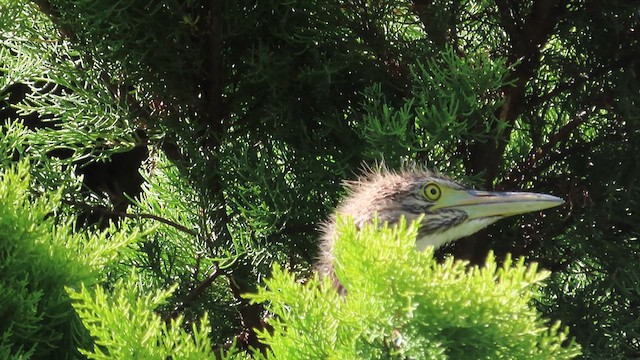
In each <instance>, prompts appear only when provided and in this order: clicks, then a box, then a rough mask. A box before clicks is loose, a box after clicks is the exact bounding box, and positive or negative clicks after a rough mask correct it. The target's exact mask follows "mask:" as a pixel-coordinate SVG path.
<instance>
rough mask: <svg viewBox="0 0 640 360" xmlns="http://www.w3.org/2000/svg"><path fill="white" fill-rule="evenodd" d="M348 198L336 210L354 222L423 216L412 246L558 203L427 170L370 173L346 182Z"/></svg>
mask: <svg viewBox="0 0 640 360" xmlns="http://www.w3.org/2000/svg"><path fill="white" fill-rule="evenodd" d="M347 185H348V187H349V190H350V191H349V192H350V194H349V196H347V198H345V200H344V201H343V202H342V204H341V205H340V206H339V207H338V209H337V211H336V212H337V213H338V214H340V215H342V216H351V217H353V219H354V221H355V223H356V225H357V226H362V225H364V224H365V223H367V222H370V221H371V220H372V219H373V217H374V216H376V214H377V216H378V218H379V220H380V221H381V222H388V223H389V224H394V223H396V222H398V221H399V220H400V218H401V217H405V218H406V219H407V220H408V221H411V220H414V219H417V218H418V217H420V216H422V220H421V226H420V230H419V234H418V239H417V244H416V246H417V248H418V249H419V250H422V249H424V248H425V247H427V246H434V247H436V248H437V247H439V246H442V245H443V244H446V243H448V242H451V241H454V240H457V239H459V238H462V237H465V236H468V235H471V234H473V233H475V232H477V231H478V230H480V229H482V228H484V227H486V226H488V225H489V224H492V223H494V222H495V221H497V220H499V219H502V218H505V217H508V216H512V215H517V214H522V213H527V212H533V211H539V210H543V209H547V208H550V207H554V206H558V205H561V204H562V203H563V202H564V201H563V200H562V199H560V198H557V197H555V196H551V195H545V194H537V193H529V192H489V191H478V190H473V189H470V188H468V187H466V186H464V185H463V184H461V183H459V182H456V181H453V180H451V179H449V178H448V177H446V176H442V175H439V174H435V173H433V172H430V171H426V170H419V169H415V168H413V169H409V170H403V171H399V172H391V171H387V170H385V169H381V170H378V171H374V172H372V173H370V174H367V175H366V176H364V177H362V178H361V179H359V180H358V181H355V182H350V183H348V184H347Z"/></svg>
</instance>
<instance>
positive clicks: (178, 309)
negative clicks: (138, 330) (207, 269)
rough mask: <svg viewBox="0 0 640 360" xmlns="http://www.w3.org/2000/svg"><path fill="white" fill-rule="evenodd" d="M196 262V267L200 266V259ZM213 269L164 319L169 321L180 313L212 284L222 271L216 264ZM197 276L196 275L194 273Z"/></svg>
mask: <svg viewBox="0 0 640 360" xmlns="http://www.w3.org/2000/svg"><path fill="white" fill-rule="evenodd" d="M197 261H198V264H197V266H196V269H199V268H200V259H199V258H198V260H197ZM214 266H215V267H214V269H213V271H212V272H211V273H210V274H209V275H208V276H207V277H206V278H205V279H204V280H203V281H202V282H201V283H200V284H198V286H196V287H195V288H194V289H193V290H192V291H191V292H190V293H189V295H187V296H186V297H185V298H184V300H182V302H181V303H180V304H178V305H176V307H175V308H174V309H173V311H172V312H171V313H170V314H169V315H167V316H166V317H165V321H169V320H172V319H175V318H177V317H178V315H180V313H181V312H182V311H184V309H186V308H187V307H189V306H191V305H192V304H193V303H194V301H195V300H196V299H197V298H199V297H200V296H201V295H202V294H204V292H205V291H206V290H207V289H208V288H209V287H210V286H211V284H213V282H214V281H215V280H216V279H217V278H218V277H220V275H222V271H220V267H219V266H218V264H215V265H214ZM196 276H197V275H196Z"/></svg>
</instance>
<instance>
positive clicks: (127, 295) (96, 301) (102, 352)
mask: <svg viewBox="0 0 640 360" xmlns="http://www.w3.org/2000/svg"><path fill="white" fill-rule="evenodd" d="M138 283H139V280H138V279H137V276H135V275H132V276H131V277H130V278H129V279H128V280H127V281H122V280H120V281H117V282H116V283H115V284H114V288H115V289H114V291H112V292H111V293H108V292H106V291H105V289H104V288H102V287H100V286H98V287H96V288H95V291H94V292H92V291H91V290H89V289H87V288H85V287H84V286H83V287H82V288H81V289H80V290H79V291H75V290H72V289H68V291H69V295H70V296H71V298H72V299H73V300H75V302H74V304H73V307H74V308H75V310H76V312H77V313H78V315H79V316H80V317H81V318H82V321H83V323H84V324H85V326H86V327H87V329H88V330H89V332H90V333H91V335H92V336H93V337H94V339H95V344H94V346H93V348H92V349H91V350H90V351H87V350H81V352H82V353H83V354H84V355H86V356H87V357H88V358H90V359H149V360H151V359H158V360H164V359H169V358H174V359H194V360H196V359H198V360H199V359H212V358H213V357H214V354H213V350H212V348H211V343H210V340H209V332H210V330H211V329H210V324H209V320H208V317H207V315H206V313H205V315H204V316H203V318H202V319H201V321H200V323H199V324H194V325H193V327H192V328H191V331H190V332H189V331H186V330H185V329H184V327H183V326H184V324H183V318H182V317H181V316H180V317H178V318H176V319H170V320H166V319H162V318H161V317H160V316H159V315H158V314H156V313H155V312H154V309H156V308H157V307H158V306H160V305H163V304H165V303H166V301H167V299H168V298H169V297H170V296H171V294H172V293H173V291H174V290H175V287H173V288H171V289H169V290H160V291H157V292H154V293H145V292H144V290H141V289H140V287H139V284H138ZM219 355H220V356H221V358H223V359H228V358H230V357H231V356H232V354H231V353H229V354H226V353H224V354H223V353H221V354H219Z"/></svg>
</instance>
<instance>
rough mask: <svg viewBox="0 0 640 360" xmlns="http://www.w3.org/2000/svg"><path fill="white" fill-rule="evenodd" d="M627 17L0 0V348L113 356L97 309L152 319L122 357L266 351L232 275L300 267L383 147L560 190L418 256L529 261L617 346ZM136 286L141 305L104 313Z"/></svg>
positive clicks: (632, 335)
mask: <svg viewBox="0 0 640 360" xmlns="http://www.w3.org/2000/svg"><path fill="white" fill-rule="evenodd" d="M639 22H640V17H638V5H637V4H636V2H635V1H632V0H620V1H616V2H602V1H595V0H583V1H574V2H569V1H551V0H528V1H521V2H513V1H505V0H495V1H471V0H464V1H420V0H413V1H387V0H384V1H377V2H370V1H369V2H367V1H364V2H363V1H360V2H358V1H319V0H293V1H271V2H262V1H260V2H249V1H227V0H213V1H200V0H184V1H177V0H160V1H142V0H114V1H96V0H35V1H28V0H0V40H1V44H0V118H2V121H3V123H4V124H6V125H5V127H4V128H3V132H2V137H3V138H2V140H1V141H0V150H2V155H3V157H2V159H0V164H2V174H3V179H2V181H3V185H2V186H0V188H2V189H4V190H3V191H4V193H3V196H5V198H4V199H5V200H3V201H5V202H4V204H5V205H4V206H3V209H0V211H3V218H2V219H0V222H1V223H0V227H2V228H3V230H2V232H3V237H2V238H1V239H0V242H1V243H2V245H0V246H3V247H4V248H5V250H6V251H5V252H3V253H2V254H3V255H2V256H6V259H3V260H6V261H4V262H3V263H2V265H0V266H3V269H4V268H7V269H9V270H7V271H6V272H2V273H0V274H1V275H0V277H1V280H0V281H2V282H3V284H7V285H6V287H5V285H3V287H2V291H3V292H2V294H0V300H2V301H3V303H2V309H1V310H2V313H3V314H11V315H15V316H16V318H15V320H14V321H11V322H7V323H6V324H8V325H6V327H4V326H5V325H4V324H5V322H3V323H2V324H3V325H2V326H3V327H2V331H3V332H2V334H3V336H2V338H1V339H2V343H1V346H0V354H2V355H7V357H8V356H10V355H11V356H14V357H20V356H22V357H28V356H31V357H32V358H47V357H50V356H55V357H56V358H62V357H74V356H80V357H92V356H97V355H96V354H102V355H105V356H116V354H122V353H119V352H118V351H116V349H120V348H124V347H123V346H122V344H115V346H113V347H110V346H111V345H114V344H105V343H100V342H99V341H103V340H104V339H108V338H109V337H108V336H106V335H105V334H107V332H106V331H107V330H108V329H106V328H104V327H100V326H98V325H97V322H95V321H93V320H92V319H94V317H96V316H106V315H108V314H111V315H110V316H116V315H113V314H118V315H117V316H122V317H123V318H127V316H130V317H131V318H135V319H140V322H138V324H161V325H158V326H165V327H164V328H157V329H155V330H156V331H157V332H156V333H155V334H162V335H159V337H158V338H157V339H158V341H157V342H155V345H158V346H159V347H158V348H154V349H150V348H144V349H145V350H142V349H143V347H140V348H138V349H139V350H141V351H146V352H145V354H152V353H153V354H166V353H165V352H163V351H169V350H167V349H172V347H171V346H169V345H167V346H166V347H165V345H166V344H182V343H184V344H186V343H187V342H190V345H189V346H188V347H189V348H190V349H191V350H193V351H194V352H193V353H192V354H202V353H199V351H205V352H206V350H203V349H204V347H205V346H204V345H203V344H204V343H203V340H202V338H203V337H208V339H209V341H210V344H209V345H210V346H209V348H210V349H212V351H214V352H215V353H216V354H218V355H219V356H227V355H228V356H233V354H234V351H233V350H231V351H230V352H227V350H228V349H232V348H233V346H231V345H230V344H232V343H234V341H235V343H236V344H237V345H238V347H239V348H240V349H243V350H246V349H249V348H256V349H259V350H261V351H264V353H265V354H266V353H268V352H267V350H266V343H265V342H262V341H260V338H259V337H258V336H257V334H258V333H261V334H262V339H263V340H265V339H268V335H266V333H265V332H264V331H265V329H266V328H268V325H266V324H265V323H264V320H265V316H266V314H267V312H266V309H265V307H264V303H262V302H260V303H258V302H250V301H249V300H248V299H247V298H245V297H244V296H243V295H244V294H247V293H256V292H257V291H259V290H258V289H259V286H260V284H263V282H264V281H265V279H266V278H269V277H270V276H271V272H272V268H273V264H276V263H277V264H281V267H282V268H286V269H287V270H288V271H289V272H291V273H293V274H296V275H295V276H296V277H304V278H312V277H313V275H312V264H313V262H314V259H315V258H316V251H317V247H316V245H317V235H318V233H317V226H318V224H319V223H320V222H321V221H322V220H323V219H325V218H326V217H327V215H328V214H329V213H330V212H331V209H332V208H333V207H334V206H335V204H336V203H337V201H338V199H339V198H340V197H341V196H342V195H343V192H342V188H341V186H340V181H341V180H342V179H349V178H353V177H355V173H357V171H358V168H359V167H360V166H361V164H362V163H363V162H365V163H374V162H376V161H381V160H384V161H385V162H386V164H387V165H388V166H390V167H397V166H399V165H400V164H401V163H402V162H406V161H409V162H418V163H421V164H426V165H427V166H429V167H433V168H436V169H438V170H440V171H442V172H445V173H448V174H450V175H452V176H453V177H456V178H458V179H461V180H465V181H467V182H469V183H471V184H473V185H474V186H476V187H479V188H487V189H500V190H507V189H520V188H522V189H530V188H533V189H535V190H536V191H540V192H549V193H553V194H555V195H558V196H562V197H563V198H565V200H566V202H567V205H566V206H565V207H563V208H562V209H560V210H557V211H549V212H545V213H544V215H528V216H524V217H521V218H518V219H512V220H509V221H504V222H503V223H501V224H496V225H495V226H492V227H491V228H489V229H487V231H485V232H482V233H479V234H477V235H476V236H474V237H471V238H468V239H465V240H461V241H460V242H458V243H457V244H455V245H454V246H452V247H450V248H447V249H444V250H443V251H441V252H438V253H437V254H436V258H440V259H442V258H446V257H447V256H448V255H449V254H453V255H454V256H455V257H456V258H458V259H465V260H468V261H469V263H470V264H471V265H482V264H485V260H486V258H487V254H488V253H489V251H490V250H492V251H493V252H494V254H495V263H497V264H502V263H503V262H505V263H508V261H507V260H506V259H508V258H509V256H508V254H512V256H513V257H514V258H521V257H524V258H526V259H527V260H526V261H533V262H537V263H539V264H540V266H541V267H542V268H544V269H548V270H550V271H551V274H550V276H549V277H548V278H547V280H546V283H547V286H546V287H544V288H543V290H542V294H543V295H541V296H537V295H536V296H534V301H535V304H536V306H537V307H538V310H539V311H540V312H541V313H542V314H543V315H544V317H545V318H549V319H551V320H553V321H555V320H561V322H562V324H565V325H567V326H569V328H570V334H571V335H572V336H575V338H576V341H577V343H579V344H580V345H581V346H582V352H583V355H582V357H583V358H589V359H601V358H621V359H622V358H635V357H638V356H640V343H638V338H639V336H640V334H639V330H638V329H639V327H638V324H637V323H638V321H637V311H636V310H637V306H638V303H639V301H640V287H639V286H638V282H637V281H636V280H637V278H638V270H637V269H639V268H640V267H639V266H638V265H639V264H638V262H639V261H640V256H639V255H638V254H639V253H640V249H639V246H640V245H638V244H639V243H638V242H637V234H638V232H639V231H640V229H639V228H638V226H639V225H638V224H637V222H636V221H635V220H634V219H635V217H636V215H637V213H638V210H639V209H638V208H637V203H638V202H637V201H636V199H637V195H638V185H637V181H636V179H637V178H638V177H640V170H639V169H640V168H639V167H638V166H637V165H636V163H637V158H638V156H637V154H638V153H640V151H639V150H640V148H639V147H640V143H639V142H638V139H639V138H638V136H637V135H638V128H640V126H638V119H639V109H638V100H639V96H640V88H639V87H640V81H638V75H637V74H638V72H639V69H638V59H639V58H640V56H638V55H639V54H640V43H639V38H638V36H639V34H640V32H639V31H638V24H639ZM20 124H22V125H20ZM38 204H43V205H38ZM16 229H18V230H19V229H23V230H24V231H26V230H25V229H31V230H29V231H27V232H24V231H23V232H20V231H22V230H20V231H16ZM34 229H35V230H34ZM133 229H135V230H136V231H138V232H140V233H142V234H143V235H142V236H137V235H135V232H134V230H133ZM32 230H33V231H35V232H31V231H32ZM36 230H37V231H36ZM397 231H400V232H402V231H401V230H397ZM354 236H355V235H354ZM371 236H372V237H375V235H373V234H371ZM356 237H357V236H356ZM374 241H375V240H374ZM43 244H44V245H43ZM87 246H88V247H89V248H86V247H87ZM60 249H64V250H60ZM409 253H411V254H412V255H414V254H413V253H412V252H409ZM415 256H418V255H417V254H415ZM418 258H419V259H423V260H424V259H426V258H429V256H428V255H420V256H418ZM52 259H53V260H52ZM421 261H422V260H421ZM424 261H427V260H424ZM447 261H450V260H447ZM5 264H6V265H5ZM9 264H14V265H12V266H9ZM445 264H450V263H449V262H446V261H445ZM490 264H492V262H491V261H489V262H488V263H487V265H486V266H487V267H486V269H487V270H486V271H487V272H486V274H493V273H492V272H491V271H490V270H491V269H492V266H493V265H490ZM425 266H426V265H425ZM429 266H435V265H434V264H431V265H429ZM447 266H448V265H447ZM451 266H452V268H451V269H450V271H453V272H455V271H454V270H455V269H454V268H456V269H458V268H457V266H459V265H455V266H454V265H451ZM496 266H498V265H496ZM132 268H133V270H135V271H134V272H133V274H135V275H132ZM498 268H500V266H498ZM515 269H516V270H517V269H522V267H521V266H520V265H516V266H515ZM460 270H461V269H460ZM474 271H476V270H474ZM477 271H480V272H482V271H485V270H477ZM496 271H498V270H496ZM504 271H507V270H504ZM516 272H517V271H516ZM275 273H276V277H275V278H274V279H281V280H282V279H283V277H284V276H285V275H283V273H282V272H281V271H276V272H275ZM462 273H464V272H458V273H457V274H459V275H460V276H461V278H464V276H469V277H473V274H476V273H474V272H471V273H467V274H466V275H464V276H463V275H462ZM25 274H27V276H25ZM278 274H279V275H278ZM278 276H279V277H278ZM286 276H289V277H290V276H293V275H286ZM532 276H533V275H532ZM49 277H53V278H55V279H53V280H51V281H49V280H47V283H49V282H50V283H51V285H47V286H46V287H45V288H43V287H42V286H41V285H42V284H44V282H43V279H49ZM134 277H135V280H134V279H133V278H134ZM521 279H523V278H521ZM272 281H276V280H272ZM283 281H284V280H283ZM312 282H313V281H312ZM82 286H84V288H83V287H82ZM65 287H66V289H68V290H67V291H64V289H65ZM5 289H6V290H5ZM134 289H135V290H134ZM168 289H172V291H171V292H169V291H168ZM320 289H322V286H320ZM260 291H263V292H261V293H259V294H262V295H261V296H263V298H262V299H261V300H265V299H266V298H264V296H266V295H265V294H267V293H265V292H264V290H260ZM300 291H304V292H305V293H306V292H310V294H315V295H317V292H318V291H321V290H318V288H316V287H315V286H310V287H309V288H304V290H300ZM537 291H538V290H536V292H537ZM135 294H139V295H140V297H141V301H142V300H144V301H142V302H140V303H136V302H135V301H132V302H129V303H127V304H129V305H131V307H130V308H129V309H134V308H135V309H138V308H136V307H135V306H133V304H143V305H144V306H146V307H148V308H149V309H148V310H149V311H151V310H154V311H155V313H154V314H146V315H145V316H141V315H142V314H140V313H139V312H138V311H139V310H131V311H133V313H131V314H129V315H127V311H129V310H127V307H126V304H124V303H123V304H122V308H117V309H113V312H112V313H108V312H107V309H104V308H103V307H104V306H105V304H110V306H117V305H113V304H117V301H115V300H109V299H121V298H127V297H128V298H133V297H136V296H137V295H135ZM143 294H157V295H158V299H163V301H155V300H153V301H152V300H151V299H153V297H151V298H147V297H145V296H144V295H143ZM527 294H529V295H530V293H527V292H526V291H525V292H524V293H521V295H522V296H523V298H527V296H528V295H527ZM98 295H100V296H98ZM103 295H104V298H103ZM315 295H314V296H315ZM69 296H72V297H73V298H74V299H75V300H74V301H76V302H75V304H76V305H75V306H76V310H75V311H74V310H73V309H74V308H72V306H71V301H70V299H69ZM150 296H151V295H150ZM323 296H324V295H323ZM16 299H21V300H20V301H16ZM105 299H107V300H105ZM103 300H104V301H103ZM273 300H274V301H275V300H277V295H276V294H273ZM5 304H7V305H5ZM12 304H13V305H12ZM152 308H153V309H152ZM13 309H19V311H18V310H16V311H13ZM523 311H524V310H523ZM100 314H102V315H100ZM78 315H81V316H82V321H84V324H85V325H84V326H86V329H84V328H83V326H81V325H80V324H81V321H80V320H79V318H78V317H77V316H78ZM147 315H148V316H147ZM152 315H153V316H152ZM205 315H206V316H207V317H206V318H205ZM280 315H281V316H283V315H282V314H280ZM154 316H156V317H154ZM49 317H51V319H55V321H53V320H52V321H51V322H48V321H45V320H46V319H49ZM19 319H24V320H19ZM158 319H161V320H162V321H159V320H158ZM205 319H206V320H205ZM12 324H16V325H12ZM18 324H21V325H20V326H23V325H24V326H25V327H23V328H20V327H19V325H18ZM26 324H35V325H28V326H27V325H26ZM105 324H106V323H105ZM172 324H173V325H172ZM207 324H208V325H207ZM530 325H532V326H533V324H530ZM538 325H540V324H539V323H538V322H536V326H538ZM207 327H210V329H211V330H210V331H208V330H206V328H207ZM54 329H56V330H55V331H54ZM180 329H183V330H184V332H181V331H182V330H180ZM255 329H258V331H257V332H256V330H255ZM87 330H88V331H90V332H91V334H92V336H93V337H94V340H95V341H96V342H95V343H93V344H91V343H90V338H89V337H87V332H86V331H87ZM276 331H278V330H277V328H276ZM74 332H75V333H76V334H75V335H74V336H70V335H69V334H72V333H74ZM188 332H191V334H193V337H189V336H187V335H186V334H187V333H188ZM34 334H36V335H34ZM276 334H278V332H276V333H274V335H273V336H277V335H276ZM372 334H374V335H375V334H378V335H379V334H382V333H375V332H373V333H372ZM374 335H372V336H374ZM378 335H375V336H378ZM388 335H389V334H388V333H384V336H388ZM165 336H166V337H170V338H171V339H172V340H170V341H169V340H167V341H164V340H160V339H164V337H165ZM375 336H374V337H375ZM380 336H382V335H380ZM403 336H409V335H403ZM115 338H116V337H114V339H115ZM379 338H380V337H377V338H376V339H379ZM99 339H100V340H99ZM133 339H134V338H129V339H127V340H129V341H133ZM380 339H381V338H380ZM452 339H453V338H452ZM124 340H125V339H123V341H124ZM351 340H353V339H351ZM109 341H111V340H109ZM265 341H266V340H265ZM372 341H373V340H372ZM376 341H377V340H376ZM267 343H268V341H267ZM163 344H164V345H163ZM194 344H195V345H194ZM272 344H273V343H272ZM107 345H109V346H107ZM192 345H193V346H192ZM185 346H186V345H185ZM191 346H192V347H191ZM410 346H413V345H410ZM415 346H418V345H415ZM103 347H104V348H103ZM445 348H446V349H449V350H446V351H445V353H446V352H447V351H456V350H455V349H454V348H453V347H448V346H447V347H445ZM78 349H82V353H80V350H78ZM105 349H107V350H105ZM372 349H373V348H372ZM407 349H409V348H407ZM416 349H417V348H416ZM572 349H574V348H573V347H571V346H569V347H567V348H565V350H566V352H567V354H575V352H574V351H573V350H572ZM191 350H189V351H191ZM371 351H374V350H371ZM403 351H404V350H403ZM407 351H408V352H411V351H413V350H407ZM558 351H560V350H558ZM101 352H102V353H101ZM141 353H142V352H141ZM250 353H251V351H249V352H244V353H241V355H238V356H244V355H247V354H250ZM176 354H177V353H176ZM184 354H187V353H184ZM450 354H453V353H450ZM122 356H124V355H122ZM159 356H164V355H159ZM184 356H190V355H184ZM194 356H195V355H194ZM254 356H256V357H258V356H262V355H258V353H255V355H254ZM505 357H508V355H505Z"/></svg>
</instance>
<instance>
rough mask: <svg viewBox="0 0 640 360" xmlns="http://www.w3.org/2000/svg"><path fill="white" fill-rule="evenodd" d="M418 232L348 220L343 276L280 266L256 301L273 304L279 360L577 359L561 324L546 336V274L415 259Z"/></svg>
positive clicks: (341, 250)
mask: <svg viewBox="0 0 640 360" xmlns="http://www.w3.org/2000/svg"><path fill="white" fill-rule="evenodd" d="M417 231H418V226H417V225H416V224H415V223H414V224H410V225H408V226H407V224H406V223H404V222H402V223H401V224H399V226H394V227H388V226H386V225H385V226H383V227H382V228H381V229H378V224H372V225H370V226H366V227H365V228H364V229H361V230H357V229H356V228H355V226H354V225H353V224H352V223H348V222H346V221H344V220H341V221H340V223H339V233H340V237H339V239H338V240H337V241H336V244H335V257H336V263H335V268H336V274H337V276H338V278H339V279H340V281H341V282H342V284H343V285H344V287H345V289H346V290H347V294H346V295H345V296H344V297H340V296H339V295H338V294H337V292H336V291H335V290H334V289H333V288H332V287H331V285H330V281H328V279H318V278H314V279H312V280H311V281H309V282H308V283H307V284H301V283H300V282H298V281H296V279H295V277H294V275H292V274H290V273H288V272H287V271H284V270H282V269H281V268H280V267H277V266H276V267H275V268H274V272H273V276H272V278H271V279H269V280H267V281H266V287H264V288H262V289H260V290H259V292H258V293H257V294H254V295H250V296H249V297H250V298H251V299H252V301H254V302H260V303H268V304H269V305H268V307H269V310H270V311H272V312H273V313H274V315H275V317H274V318H273V319H271V321H270V324H271V325H272V326H273V328H274V330H273V332H263V333H261V337H262V339H263V341H264V342H265V343H267V344H269V345H270V346H271V352H270V353H269V354H268V358H274V359H310V358H316V359H390V358H397V359H407V358H409V359H569V358H572V357H575V356H577V355H579V354H580V349H579V346H578V345H576V344H575V343H574V342H573V341H568V339H567V332H566V330H560V325H559V324H555V325H552V326H551V327H547V326H546V324H545V321H544V320H543V319H542V318H541V317H540V315H539V314H538V313H537V312H536V310H535V308H534V307H533V306H532V304H531V302H532V301H531V300H532V299H533V298H535V297H536V296H538V295H539V285H540V282H541V281H542V280H543V279H544V278H546V277H547V275H548V273H546V272H539V271H537V269H536V266H535V265H530V266H525V265H524V261H523V260H519V261H517V262H515V263H514V262H512V261H511V259H510V258H507V259H506V261H505V262H504V264H503V265H502V266H498V265H497V264H496V260H495V258H494V257H493V256H489V258H488V259H487V261H486V264H485V266H484V267H483V268H477V267H472V268H468V267H467V264H466V263H464V262H460V261H454V260H453V259H452V258H449V259H447V260H446V261H445V262H444V263H443V264H438V263H437V262H436V260H435V259H434V258H433V251H432V250H427V251H425V252H417V251H415V250H414V246H415V244H414V243H415V238H416V235H417Z"/></svg>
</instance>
